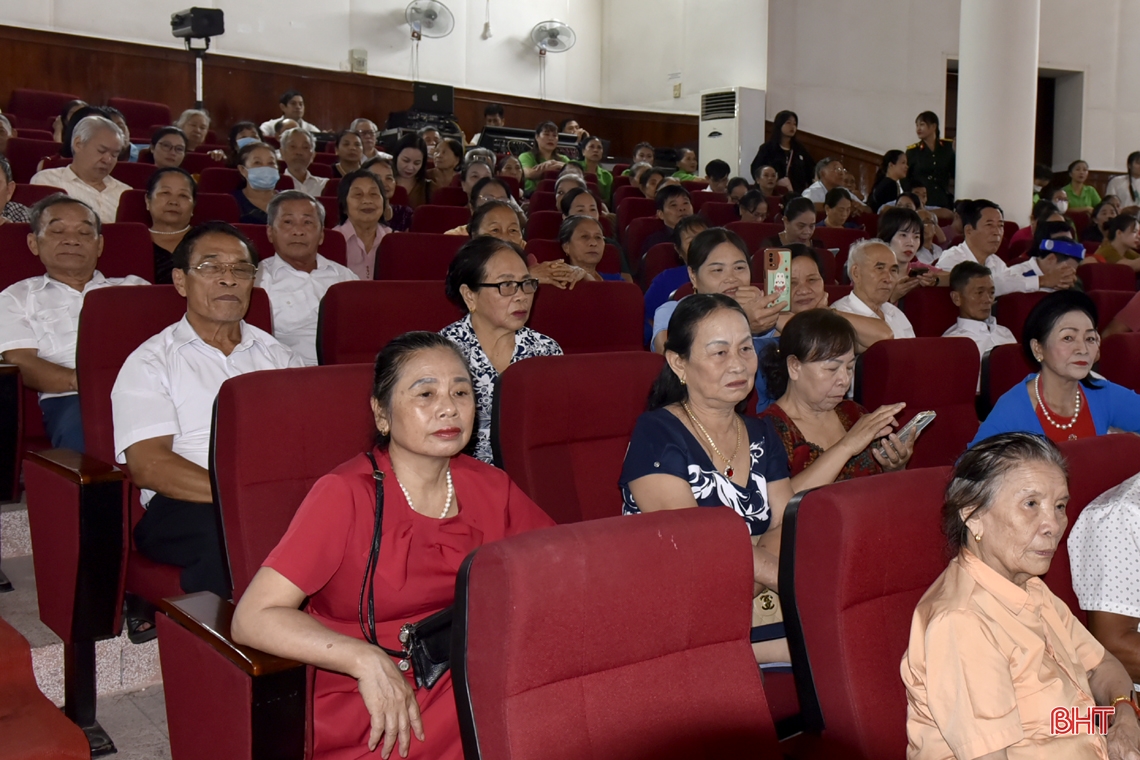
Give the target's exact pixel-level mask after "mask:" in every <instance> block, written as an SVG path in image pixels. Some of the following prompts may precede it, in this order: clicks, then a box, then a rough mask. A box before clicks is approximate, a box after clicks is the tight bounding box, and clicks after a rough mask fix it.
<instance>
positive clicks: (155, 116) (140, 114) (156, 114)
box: [107, 98, 174, 141]
mask: <svg viewBox="0 0 1140 760" xmlns="http://www.w3.org/2000/svg"><path fill="white" fill-rule="evenodd" d="M107 105H109V106H111V107H112V108H118V109H119V110H120V111H122V112H123V118H124V119H126V120H127V126H128V127H131V137H132V138H133V139H135V140H147V141H149V140H150V136H151V135H152V134H154V129H152V128H151V126H150V125H151V124H164V125H169V124H173V123H174V119H173V118H172V117H171V115H170V106H168V105H166V104H165V103H155V102H152V101H149V100H131V99H130V98H111V99H110V100H108V101H107ZM131 125H134V126H131Z"/></svg>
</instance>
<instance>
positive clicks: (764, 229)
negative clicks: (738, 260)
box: [725, 222, 784, 252]
mask: <svg viewBox="0 0 1140 760" xmlns="http://www.w3.org/2000/svg"><path fill="white" fill-rule="evenodd" d="M725 226H726V227H728V229H730V230H732V231H733V232H735V233H736V234H737V235H740V237H741V239H742V240H743V241H744V244H745V245H747V246H748V250H750V251H753V252H755V251H758V250H760V242H761V241H762V240H764V239H765V238H770V237H772V236H773V235H776V234H779V233H780V232H783V231H784V225H783V224H760V223H758V222H732V223H730V224H727V225H725Z"/></svg>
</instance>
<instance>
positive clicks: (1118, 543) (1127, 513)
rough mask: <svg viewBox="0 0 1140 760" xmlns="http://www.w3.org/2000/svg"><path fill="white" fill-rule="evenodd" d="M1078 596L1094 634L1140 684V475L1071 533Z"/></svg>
mask: <svg viewBox="0 0 1140 760" xmlns="http://www.w3.org/2000/svg"><path fill="white" fill-rule="evenodd" d="M1068 548H1069V565H1070V570H1071V571H1072V575H1073V591H1074V592H1076V595H1077V601H1078V602H1079V603H1080V605H1081V609H1082V610H1085V611H1086V612H1087V613H1088V620H1089V623H1088V629H1089V632H1090V633H1092V635H1093V636H1095V637H1096V638H1097V640H1098V641H1099V642H1100V643H1101V644H1103V645H1104V648H1105V649H1107V650H1108V651H1110V652H1112V653H1113V654H1114V655H1116V658H1117V659H1118V660H1120V662H1121V663H1123V665H1124V667H1125V668H1127V669H1128V674H1129V675H1130V676H1131V677H1132V680H1133V682H1135V683H1140V632H1137V627H1138V626H1140V580H1138V579H1137V577H1136V570H1135V568H1136V567H1137V566H1138V565H1140V475H1137V476H1133V477H1131V478H1129V479H1128V480H1126V481H1124V482H1123V483H1121V484H1120V485H1119V486H1117V487H1116V488H1113V489H1111V490H1109V491H1106V492H1104V493H1102V494H1101V495H1100V496H1098V497H1096V498H1095V499H1093V500H1092V501H1091V502H1089V505H1088V506H1087V507H1085V508H1084V509H1083V510H1082V511H1081V516H1080V517H1079V518H1077V521H1076V522H1075V523H1074V524H1073V529H1072V531H1070V533H1069V538H1068Z"/></svg>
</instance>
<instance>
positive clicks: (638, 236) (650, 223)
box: [618, 201, 665, 276]
mask: <svg viewBox="0 0 1140 760" xmlns="http://www.w3.org/2000/svg"><path fill="white" fill-rule="evenodd" d="M626 203H629V201H626ZM618 227H619V228H620V227H621V223H620V222H619V223H618ZM664 229H665V222H663V221H662V220H660V219H658V218H657V217H655V216H639V217H637V218H635V219H633V220H632V221H630V223H629V226H628V227H626V228H625V233H624V237H625V250H626V251H627V252H628V254H629V255H628V261H629V265H630V269H631V270H633V271H632V273H633V275H634V276H637V275H638V274H639V272H638V271H637V267H639V266H640V265H641V255H642V250H641V249H642V247H643V246H644V244H645V239H646V238H648V237H649V236H650V235H653V234H654V233H656V232H658V231H660V230H664Z"/></svg>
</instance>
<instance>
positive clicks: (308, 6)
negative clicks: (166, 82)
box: [0, 0, 603, 104]
mask: <svg viewBox="0 0 1140 760" xmlns="http://www.w3.org/2000/svg"><path fill="white" fill-rule="evenodd" d="M602 1H603V0H525V2H515V1H514V0H444V2H445V4H446V5H447V6H448V7H449V8H450V9H451V11H452V13H453V14H454V16H455V30H454V31H453V32H452V33H451V34H450V35H449V36H448V37H445V38H443V39H425V40H423V41H422V42H421V43H420V53H419V74H420V79H421V80H423V81H429V82H441V83H443V84H450V85H454V86H456V87H465V88H470V89H474V90H483V91H486V92H492V93H505V94H511V95H519V96H523V97H538V96H539V62H538V53H537V51H536V50H535V49H534V47H533V45H531V44H530V30H531V29H532V28H533V27H534V25H535V24H537V23H538V22H540V21H545V20H547V19H551V18H557V19H558V20H560V21H564V22H566V23H567V24H569V25H570V26H571V27H572V28H573V29H574V31H575V32H576V33H577V44H575V46H574V48H573V49H572V50H570V51H568V52H565V53H560V54H557V55H549V56H547V70H546V97H547V99H549V100H558V101H568V102H571V103H588V104H598V103H600V102H601V59H602V53H601V44H602ZM193 4H196V5H198V6H202V7H217V8H222V9H223V10H224V11H225V12H226V33H225V34H224V35H223V36H222V37H219V38H218V39H216V40H214V41H213V45H212V48H211V50H213V51H214V52H217V53H221V54H225V55H234V56H243V57H248V58H257V59H265V60H273V61H280V62H284V63H295V64H299V65H303V66H314V67H317V68H324V69H334V70H337V69H344V70H347V62H348V51H349V49H351V48H365V49H366V50H368V67H369V73H370V74H374V75H378V76H386V77H394V78H397V79H411V78H412V77H411V73H412V72H411V51H412V42H411V29H410V27H408V25H407V24H406V23H405V22H404V9H405V8H406V6H407V2H406V1H405V0H317V1H316V2H313V0H274V2H268V1H267V0H197V2H196V3H191V2H189V0H104V2H102V3H99V4H97V5H96V4H95V3H93V2H92V0H41V1H40V2H17V1H16V0H11V1H7V2H0V24H9V25H14V26H26V27H33V28H38V29H46V30H50V31H57V32H68V33H72V34H82V35H87V36H93V37H103V36H105V37H109V38H113V39H117V40H123V41H125V42H141V43H145V44H151V45H161V46H163V47H179V48H180V47H182V41H181V40H176V39H175V38H174V37H172V36H171V34H170V14H171V13H174V12H177V11H180V10H184V9H185V8H187V7H189V6H190V5H193ZM488 4H489V5H490V11H491V30H492V35H493V36H492V37H491V39H489V40H483V39H482V38H481V35H482V33H483V22H484V19H485V17H486V12H487V7H488Z"/></svg>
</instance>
